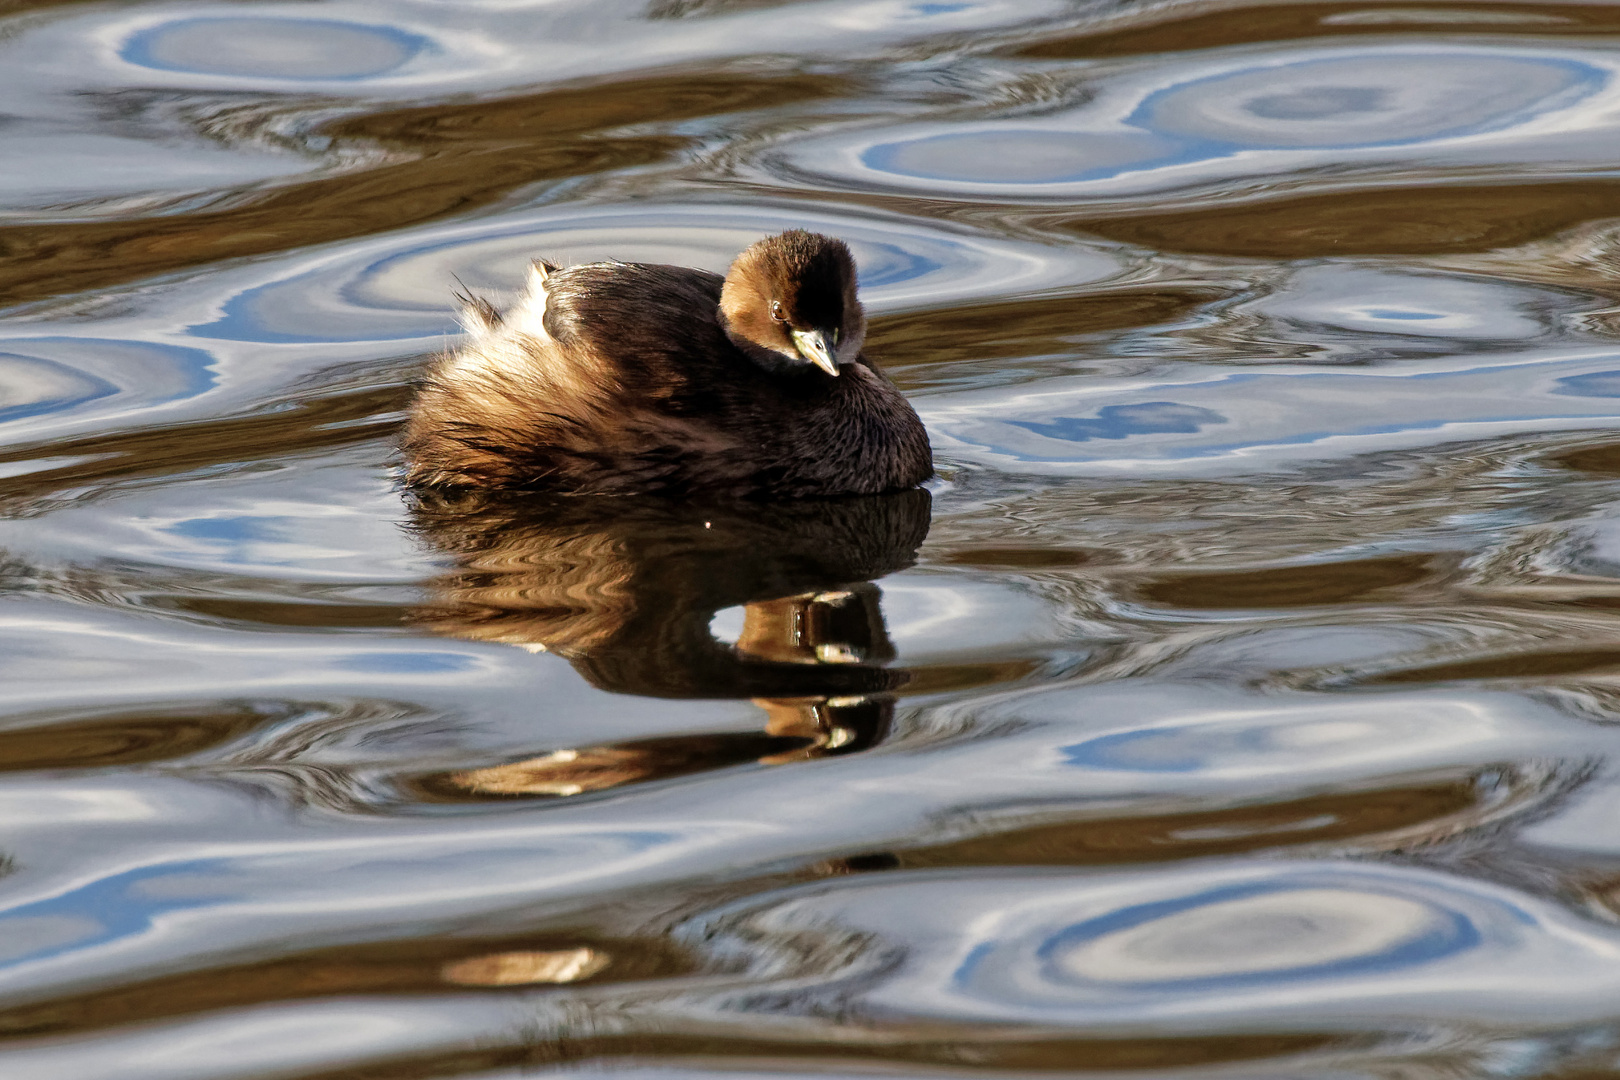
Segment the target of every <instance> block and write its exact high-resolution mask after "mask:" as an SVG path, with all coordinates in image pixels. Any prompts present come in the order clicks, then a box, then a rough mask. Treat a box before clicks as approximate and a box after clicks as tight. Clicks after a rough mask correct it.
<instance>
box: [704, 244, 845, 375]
mask: <svg viewBox="0 0 1620 1080" xmlns="http://www.w3.org/2000/svg"><path fill="white" fill-rule="evenodd" d="M720 316H721V323H722V325H724V326H725V328H726V335H727V336H728V337H730V338H731V340H732V342H734V343H735V344H736V345H737V347H738V348H740V349H742V351H743V352H745V353H747V354H748V355H749V356H750V357H751V358H753V360H754V361H755V362H756V363H758V364H760V365H761V366H762V367H765V368H767V369H768V370H771V371H784V372H785V371H793V370H801V369H808V368H809V367H810V366H811V365H814V366H815V367H818V368H820V369H821V370H822V371H825V372H826V373H827V374H828V375H837V374H838V367H839V365H841V364H853V363H854V362H855V358H856V357H857V356H859V355H860V352H861V344H862V342H863V341H865V340H866V313H865V312H864V311H862V310H861V302H860V301H859V300H857V299H856V298H855V259H854V257H853V256H852V255H850V253H849V248H848V247H846V246H845V245H844V242H843V241H842V240H834V239H833V238H832V237H830V236H822V235H821V234H820V233H812V232H805V231H804V230H803V229H790V230H789V231H787V232H785V233H781V234H779V235H777V236H769V237H766V238H765V239H764V240H761V241H759V243H757V244H754V245H753V246H752V247H750V248H749V249H748V250H747V251H744V252H743V253H742V254H741V255H739V256H737V261H736V262H734V263H732V264H731V270H730V272H729V273H727V274H726V284H725V287H724V288H723V289H722V290H721V292H720Z"/></svg>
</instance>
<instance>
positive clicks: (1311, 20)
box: [1018, 0, 1620, 60]
mask: <svg viewBox="0 0 1620 1080" xmlns="http://www.w3.org/2000/svg"><path fill="white" fill-rule="evenodd" d="M1185 10H1186V9H1184V8H1180V7H1166V8H1159V9H1157V11H1155V10H1154V9H1148V18H1150V19H1151V18H1153V16H1154V15H1159V14H1160V13H1162V15H1161V17H1160V18H1159V19H1157V20H1155V21H1153V22H1147V23H1145V24H1144V23H1143V22H1138V23H1137V24H1136V25H1133V26H1126V27H1123V28H1119V29H1102V30H1100V31H1097V32H1092V33H1082V34H1076V35H1073V36H1071V37H1053V38H1047V39H1045V40H1043V41H1040V42H1038V43H1036V44H1034V45H1027V46H1024V47H1023V48H1021V49H1019V50H1018V55H1020V56H1028V57H1036V58H1040V59H1054V60H1059V59H1076V60H1078V59H1083V58H1089V57H1094V56H1132V55H1136V54H1140V53H1157V52H1180V51H1182V50H1184V49H1214V48H1219V47H1220V46H1223V45H1246V44H1251V43H1255V42H1262V41H1293V40H1297V39H1299V38H1310V37H1328V36H1332V37H1337V38H1342V37H1352V36H1358V35H1363V34H1382V35H1389V34H1401V35H1412V34H1422V33H1425V32H1428V33H1438V34H1444V35H1445V36H1447V37H1454V36H1456V35H1458V34H1470V35H1472V34H1512V35H1514V36H1516V37H1523V36H1525V35H1527V34H1530V35H1538V36H1539V35H1543V34H1612V33H1615V32H1616V31H1620V11H1617V10H1616V9H1615V8H1614V7H1613V6H1611V5H1605V4H1496V3H1468V4H1466V5H1464V4H1455V3H1444V2H1442V3H1421V2H1416V3H1415V2H1413V0H1370V2H1366V3H1357V2H1355V0H1352V2H1350V3H1344V2H1339V3H1324V4H1277V5H1274V6H1273V5H1269V4H1251V5H1245V6H1241V7H1228V8H1224V9H1223V10H1220V11H1195V12H1194V13H1192V14H1189V15H1187V16H1186V17H1183V18H1175V15H1176V14H1179V13H1180V12H1182V11H1185ZM1116 25H1117V24H1116Z"/></svg>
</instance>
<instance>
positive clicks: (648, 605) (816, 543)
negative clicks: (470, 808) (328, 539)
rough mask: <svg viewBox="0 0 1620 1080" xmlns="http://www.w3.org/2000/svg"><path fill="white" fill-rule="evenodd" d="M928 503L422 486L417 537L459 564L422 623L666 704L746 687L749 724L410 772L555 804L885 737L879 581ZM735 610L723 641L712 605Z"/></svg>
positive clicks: (426, 790)
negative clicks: (758, 725) (560, 662)
mask: <svg viewBox="0 0 1620 1080" xmlns="http://www.w3.org/2000/svg"><path fill="white" fill-rule="evenodd" d="M929 502H930V500H929V495H928V493H927V492H926V491H920V490H913V491H903V492H898V493H894V494H890V495H880V496H868V497H862V498H852V499H836V500H824V501H823V500H818V501H803V502H796V503H790V504H780V505H777V504H760V503H752V504H750V503H739V504H729V505H721V506H717V505H693V504H681V503H673V502H667V501H663V500H634V499H589V498H573V499H556V498H549V499H541V498H537V497H535V496H532V495H528V496H524V495H515V494H490V493H477V494H458V495H442V494H429V495H424V496H422V497H421V498H420V500H419V501H418V502H417V503H416V504H415V506H414V507H413V515H412V516H413V522H414V525H415V527H416V529H417V531H418V532H419V534H420V535H421V536H422V537H423V538H424V539H426V540H427V541H428V542H430V543H431V544H433V545H434V546H435V547H437V548H439V549H440V550H442V551H444V552H446V553H447V554H450V555H452V556H454V557H455V560H456V567H455V569H454V570H452V571H451V572H449V573H447V574H446V575H445V576H443V577H442V578H441V579H440V580H439V581H438V582H437V583H436V587H435V590H434V594H433V597H432V599H431V600H430V602H429V603H427V604H424V605H423V606H422V607H420V608H419V609H417V611H416V612H415V613H414V616H413V621H414V622H415V623H416V625H418V626H421V627H423V628H425V629H429V630H432V631H433V632H435V633H440V634H445V635H447V636H452V637H461V638H472V639H476V640H481V641H498V642H504V643H506V644H509V645H514V646H518V647H521V648H526V649H530V650H533V651H541V650H544V651H547V652H552V653H555V654H557V655H559V656H562V657H564V658H566V659H567V660H568V661H569V662H570V663H572V664H573V666H574V667H575V669H576V670H578V671H579V673H580V674H581V675H583V676H584V677H585V678H586V679H587V680H589V681H590V682H591V683H592V684H593V685H595V686H597V687H599V688H601V689H603V690H609V691H613V692H615V693H626V694H642V695H647V696H652V697H671V698H749V699H751V700H753V702H754V703H755V704H757V705H759V706H760V707H761V708H762V709H763V710H764V711H765V714H766V716H765V723H764V726H763V730H762V731H758V732H747V733H736V732H714V733H707V734H699V735H678V736H665V737H659V738H650V739H640V740H635V741H628V742H619V743H611V744H603V745H597V746H585V747H571V748H566V749H560V750H553V751H550V752H549V753H545V754H541V755H538V756H534V757H530V758H527V759H525V760H521V761H515V762H509V763H505V764H497V765H491V766H489V767H486V768H478V769H468V770H463V771H458V772H448V773H439V774H435V775H433V776H427V777H421V778H419V779H418V780H417V781H416V782H415V783H414V784H413V787H414V788H415V789H416V791H417V792H418V794H420V795H422V796H426V797H429V798H437V799H455V800H458V801H459V800H466V799H500V798H511V797H534V796H566V795H577V794H580V793H583V792H587V791H597V790H601V789H604V788H610V787H616V786H619V785H621V784H627V783H635V782H641V781H647V780H655V779H664V778H668V777H672V776H679V775H682V774H687V773H693V772H699V771H703V770H707V769H714V768H721V767H725V766H728V765H736V764H742V763H745V762H763V763H767V764H777V763H783V762H787V761H792V760H797V759H801V758H809V757H817V756H822V755H826V754H837V753H849V752H852V751H856V750H861V749H864V748H866V747H869V746H871V745H873V744H874V743H876V742H878V741H880V740H881V739H882V738H883V736H884V734H885V733H886V732H887V730H888V726H889V722H890V718H891V717H892V715H893V711H894V703H893V695H892V692H893V691H894V690H895V689H897V688H898V687H899V686H900V685H901V684H902V683H904V681H905V679H906V675H905V673H904V672H902V671H899V670H895V669H891V668H887V667H885V666H884V665H885V664H886V663H887V662H888V661H890V660H892V659H893V658H894V648H893V646H892V645H891V644H890V642H889V637H888V633H887V631H886V629H885V627H884V623H883V614H882V611H881V609H880V607H879V599H880V595H881V594H880V592H879V589H878V587H877V586H876V585H874V584H872V580H873V579H875V578H879V577H882V576H884V575H886V574H890V573H893V572H894V571H896V570H901V569H904V568H905V567H907V566H909V565H911V563H912V561H913V559H914V558H915V555H916V551H917V548H918V547H919V546H920V545H921V544H922V541H923V538H924V537H925V536H926V535H927V533H928V520H929ZM737 606H742V607H743V610H744V616H743V629H742V632H741V634H740V635H739V637H738V639H737V641H736V643H735V644H728V643H725V642H722V641H719V640H717V639H716V638H715V637H714V635H713V633H712V632H711V630H710V624H711V622H712V621H713V619H714V616H715V614H716V613H717V612H719V611H721V610H723V609H726V608H732V607H737Z"/></svg>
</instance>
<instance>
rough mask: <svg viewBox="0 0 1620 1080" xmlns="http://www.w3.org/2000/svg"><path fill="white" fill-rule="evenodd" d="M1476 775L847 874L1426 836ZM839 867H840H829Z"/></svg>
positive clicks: (959, 850)
mask: <svg viewBox="0 0 1620 1080" xmlns="http://www.w3.org/2000/svg"><path fill="white" fill-rule="evenodd" d="M1479 799H1480V794H1479V787H1478V785H1476V784H1475V783H1474V781H1473V778H1472V777H1459V778H1457V779H1453V780H1444V781H1431V782H1429V783H1423V784H1414V785H1412V786H1407V787H1392V788H1383V789H1379V790H1374V791H1356V792H1339V793H1333V794H1327V795H1313V796H1310V797H1308V798H1303V799H1292V800H1288V801H1285V802H1277V803H1266V804H1262V805H1258V806H1237V807H1228V808H1225V809H1220V810H1203V811H1186V812H1178V813H1166V814H1148V815H1143V816H1139V817H1114V818H1090V819H1083V820H1078V821H1060V822H1043V823H1039V824H1033V825H1026V826H1022V827H1017V828H1005V827H1004V828H1001V829H997V830H995V831H985V830H982V829H981V830H978V831H977V832H976V835H974V836H971V837H969V838H967V839H964V840H955V841H950V842H947V843H942V844H932V845H928V846H924V847H915V848H906V849H897V850H894V851H890V852H883V853H881V855H861V856H855V857H853V858H852V859H849V860H846V862H847V864H848V868H849V869H850V870H872V869H913V868H925V867H948V866H1095V865H1108V864H1118V863H1142V862H1159V861H1164V860H1170V859H1194V858H1200V857H1203V856H1209V855H1233V854H1238V853H1240V852H1248V851H1261V850H1265V849H1269V848H1275V847H1281V846H1292V845H1298V844H1317V843H1328V842H1332V841H1346V840H1370V839H1373V838H1377V837H1380V836H1387V835H1389V834H1391V833H1400V832H1406V831H1408V830H1411V829H1415V828H1418V827H1422V826H1427V827H1429V828H1430V829H1431V830H1432V829H1434V828H1437V827H1440V826H1442V825H1443V824H1444V823H1445V822H1446V820H1447V819H1451V818H1455V817H1457V816H1458V815H1463V814H1467V813H1468V812H1470V811H1472V810H1474V809H1476V807H1477V806H1478V804H1479ZM834 868H835V869H836V866H835V867H834Z"/></svg>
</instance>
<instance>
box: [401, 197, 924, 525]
mask: <svg viewBox="0 0 1620 1080" xmlns="http://www.w3.org/2000/svg"><path fill="white" fill-rule="evenodd" d="M466 322H467V325H468V330H469V331H470V332H471V334H472V340H471V341H469V342H468V343H467V344H466V345H464V346H463V347H462V348H461V349H459V350H458V351H457V352H455V353H453V354H451V355H449V356H447V357H445V358H444V359H442V360H441V361H439V362H438V363H437V364H436V365H435V366H434V367H433V368H432V370H431V371H429V372H428V375H427V377H426V380H425V382H424V384H423V386H422V388H421V390H420V392H419V393H418V395H417V398H416V401H415V403H414V405H413V406H412V408H411V415H410V420H409V423H408V425H407V427H406V430H405V437H404V441H403V448H404V451H405V454H406V458H407V461H408V474H407V476H408V480H409V482H410V483H412V484H416V485H424V486H461V487H484V488H529V489H536V490H544V491H551V492H557V493H565V494H636V493H660V494H671V495H683V494H689V493H703V494H710V495H721V496H742V497H749V498H793V497H802V496H830V495H866V494H876V493H879V492H884V491H895V490H899V489H903V488H909V487H915V486H916V485H917V484H920V483H922V482H923V481H924V480H926V479H927V478H928V477H929V476H930V475H932V473H933V458H932V456H931V455H930V452H929V448H928V434H927V432H926V431H925V430H924V429H923V425H922V421H920V420H919V419H917V414H916V413H915V412H914V411H913V410H912V408H911V405H910V404H909V403H908V402H907V401H906V399H905V397H904V396H903V395H902V394H901V393H900V391H899V390H897V389H895V387H894V384H893V383H891V382H890V381H889V380H888V378H887V377H886V376H884V375H883V373H882V372H880V371H879V370H878V369H877V367H876V365H874V364H873V363H872V362H871V361H870V360H869V359H868V358H867V357H865V356H864V355H862V353H861V344H862V342H863V341H864V339H865V337H866V316H865V313H864V312H863V311H862V309H861V304H860V301H859V300H857V299H856V298H855V260H854V259H853V257H852V256H851V255H850V253H849V248H848V247H846V246H845V245H844V244H843V243H842V242H841V241H839V240H834V239H831V238H829V237H826V236H821V235H819V234H816V233H810V232H804V231H803V230H799V229H795V230H792V231H790V232H785V233H782V234H781V235H779V236H772V237H768V238H767V239H764V240H761V241H759V242H758V243H756V244H754V245H753V246H752V247H750V248H748V250H746V251H744V252H743V253H742V254H741V255H739V256H738V257H737V260H736V261H735V262H734V263H732V265H731V270H730V272H729V273H728V274H727V275H726V276H725V278H723V279H722V278H721V277H720V276H719V275H717V274H712V273H709V272H707V271H704V270H693V269H687V268H684V267H677V266H654V265H646V264H642V263H621V262H605V263H589V264H586V265H583V266H570V267H567V268H563V269H559V268H557V267H555V266H552V265H550V264H548V263H545V262H537V263H535V264H534V266H533V269H532V270H531V272H530V275H529V286H528V293H527V295H525V296H524V297H523V298H522V299H520V300H519V301H518V302H517V304H516V305H514V306H513V307H512V308H511V309H510V310H508V311H506V312H505V313H504V314H503V313H498V312H497V311H496V310H495V308H494V307H492V306H491V305H490V304H489V303H488V302H487V301H484V300H477V299H472V298H468V304H467V313H466Z"/></svg>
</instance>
